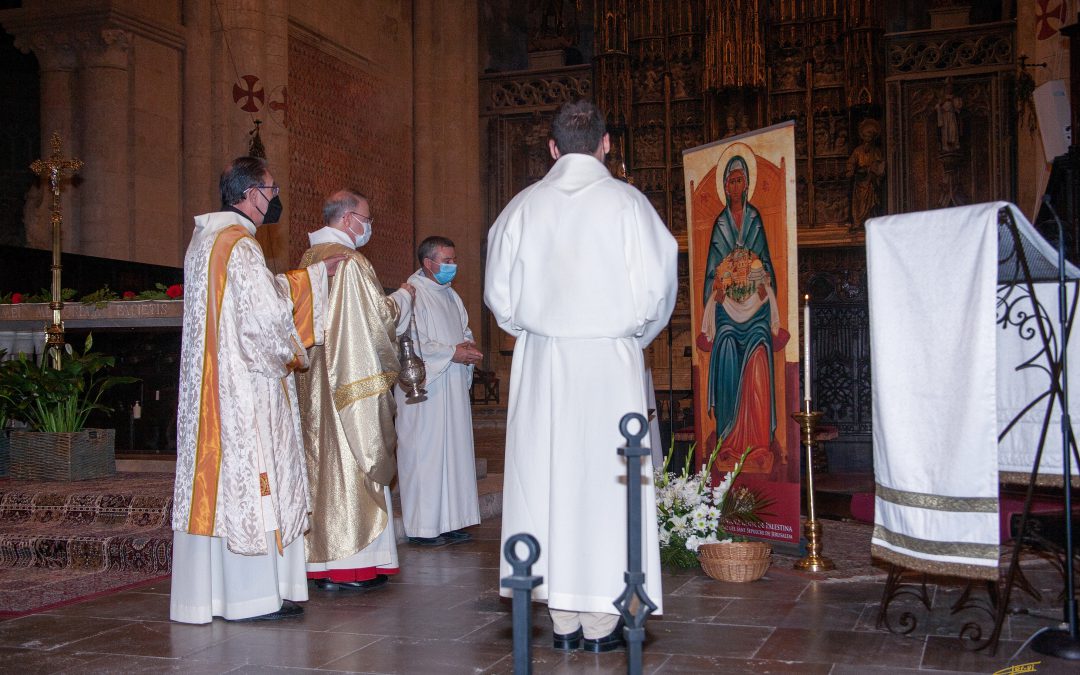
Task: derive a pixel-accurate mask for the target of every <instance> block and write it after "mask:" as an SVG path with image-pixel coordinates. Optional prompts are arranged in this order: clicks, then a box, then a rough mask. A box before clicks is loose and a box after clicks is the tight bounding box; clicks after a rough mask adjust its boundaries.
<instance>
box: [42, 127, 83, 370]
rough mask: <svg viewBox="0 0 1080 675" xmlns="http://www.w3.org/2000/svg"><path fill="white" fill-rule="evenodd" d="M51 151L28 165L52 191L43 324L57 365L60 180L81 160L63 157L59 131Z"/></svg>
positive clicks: (60, 329)
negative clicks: (47, 314) (48, 318)
mask: <svg viewBox="0 0 1080 675" xmlns="http://www.w3.org/2000/svg"><path fill="white" fill-rule="evenodd" d="M52 149H53V151H52V155H50V156H49V158H48V159H36V160H34V163H33V164H31V165H30V169H31V170H32V171H33V172H34V173H36V174H37V175H38V176H46V175H47V176H48V177H49V189H50V190H51V191H52V301H51V302H49V309H51V310H52V324H51V325H48V326H46V327H45V336H46V338H45V349H46V351H48V353H49V354H50V355H51V356H52V365H53V368H56V369H57V370H59V369H60V358H61V355H62V354H63V351H64V322H63V321H61V319H60V310H62V309H63V308H64V299H63V295H62V294H61V286H60V228H61V225H63V223H64V216H63V215H61V213H60V180H61V179H62V178H63V177H64V176H65V175H73V174H75V172H77V171H78V170H79V169H81V168H82V166H83V163H82V160H79V159H74V158H72V159H64V158H63V156H62V155H61V154H60V134H58V133H55V132H54V133H53V135H52Z"/></svg>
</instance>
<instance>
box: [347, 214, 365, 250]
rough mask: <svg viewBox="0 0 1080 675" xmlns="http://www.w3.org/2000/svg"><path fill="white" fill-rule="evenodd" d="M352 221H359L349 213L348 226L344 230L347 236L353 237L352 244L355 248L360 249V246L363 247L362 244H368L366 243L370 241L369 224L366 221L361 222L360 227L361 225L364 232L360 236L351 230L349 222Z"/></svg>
mask: <svg viewBox="0 0 1080 675" xmlns="http://www.w3.org/2000/svg"><path fill="white" fill-rule="evenodd" d="M353 220H360V219H359V218H357V217H356V216H354V215H353V214H351V213H350V214H349V221H350V225H348V226H346V229H347V230H348V231H349V234H351V235H352V236H353V243H355V244H356V248H360V247H361V246H363V245H364V244H366V243H368V241H370V240H371V223H370V222H367V221H362V222H361V225H363V227H364V231H363V232H362V233H361V234H357V233H356V232H355V231H353V229H352V225H351V222H352V221H353Z"/></svg>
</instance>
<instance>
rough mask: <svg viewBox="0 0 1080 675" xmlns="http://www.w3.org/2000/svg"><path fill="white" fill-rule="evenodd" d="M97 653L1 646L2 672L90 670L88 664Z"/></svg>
mask: <svg viewBox="0 0 1080 675" xmlns="http://www.w3.org/2000/svg"><path fill="white" fill-rule="evenodd" d="M98 658H99V657H98V655H97V654H70V653H67V652H43V651H39V650H36V649H13V648H10V647H0V672H4V673H20V674H25V675H38V674H39V673H40V674H42V675H44V674H45V673H60V672H65V671H67V672H84V673H85V672H89V671H88V669H87V668H86V664H87V663H89V662H92V661H95V660H97V659H98Z"/></svg>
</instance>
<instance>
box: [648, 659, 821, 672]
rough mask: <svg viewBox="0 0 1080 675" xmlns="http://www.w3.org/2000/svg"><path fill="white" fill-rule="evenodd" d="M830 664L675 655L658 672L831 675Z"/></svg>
mask: <svg viewBox="0 0 1080 675" xmlns="http://www.w3.org/2000/svg"><path fill="white" fill-rule="evenodd" d="M830 668H832V666H831V665H829V664H823V663H786V662H783V661H763V660H761V659H733V658H730V657H726V656H681V655H673V656H671V657H669V658H668V660H667V661H665V662H664V664H663V665H661V666H660V669H659V670H658V671H657V672H658V673H662V674H663V675H667V674H668V673H724V675H762V674H763V673H777V674H783V673H790V674H791V675H829V674H830V673H831V672H832V671H831V670H830Z"/></svg>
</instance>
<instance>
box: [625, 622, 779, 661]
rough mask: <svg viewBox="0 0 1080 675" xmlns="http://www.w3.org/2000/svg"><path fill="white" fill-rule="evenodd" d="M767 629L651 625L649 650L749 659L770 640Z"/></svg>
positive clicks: (669, 623)
mask: <svg viewBox="0 0 1080 675" xmlns="http://www.w3.org/2000/svg"><path fill="white" fill-rule="evenodd" d="M773 630H774V629H772V628H770V627H766V626H728V625H720V624H706V623H678V622H675V621H657V622H655V623H654V622H650V623H649V624H648V625H647V626H646V632H647V635H648V639H647V640H646V642H645V649H646V651H648V652H650V653H653V652H656V653H661V654H682V655H691V656H720V655H724V656H731V657H735V658H750V657H752V656H754V655H755V653H756V652H757V651H758V649H760V648H761V646H762V644H764V643H765V641H766V640H768V639H769V636H770V635H771V634H772V632H773Z"/></svg>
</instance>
